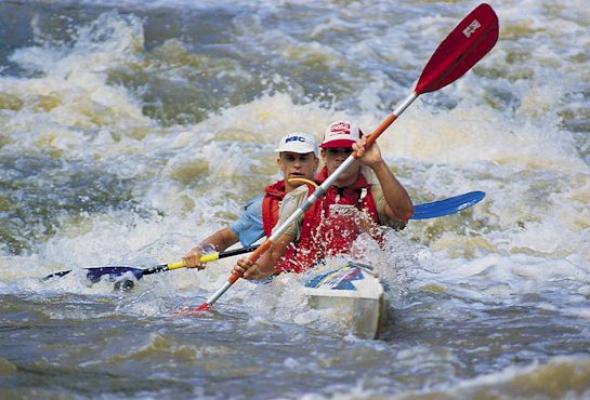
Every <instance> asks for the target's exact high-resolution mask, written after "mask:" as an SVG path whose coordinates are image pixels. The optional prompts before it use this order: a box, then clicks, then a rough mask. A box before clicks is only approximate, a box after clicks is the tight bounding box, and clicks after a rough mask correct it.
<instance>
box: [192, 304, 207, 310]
mask: <svg viewBox="0 0 590 400" xmlns="http://www.w3.org/2000/svg"><path fill="white" fill-rule="evenodd" d="M210 309H211V307H210V306H209V303H203V304H201V305H200V306H198V307H195V308H193V311H209V310H210Z"/></svg>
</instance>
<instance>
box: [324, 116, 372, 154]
mask: <svg viewBox="0 0 590 400" xmlns="http://www.w3.org/2000/svg"><path fill="white" fill-rule="evenodd" d="M362 136H363V131H361V130H360V128H359V127H358V126H356V125H355V124H353V123H352V122H350V121H335V122H332V123H331V124H330V125H328V128H327V129H326V132H325V133H324V141H323V142H322V144H321V145H320V147H321V148H322V149H328V148H334V147H352V144H353V143H356V141H357V140H359V139H360V138H361V137H362Z"/></svg>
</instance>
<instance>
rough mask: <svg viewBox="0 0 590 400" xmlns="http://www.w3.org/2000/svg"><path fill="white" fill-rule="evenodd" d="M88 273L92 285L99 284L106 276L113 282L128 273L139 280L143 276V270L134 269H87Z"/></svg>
mask: <svg viewBox="0 0 590 400" xmlns="http://www.w3.org/2000/svg"><path fill="white" fill-rule="evenodd" d="M86 271H87V272H86V278H88V280H90V282H92V283H96V282H99V281H100V280H101V279H103V277H106V276H108V279H110V280H112V281H114V280H118V278H120V277H121V276H123V275H125V274H127V273H131V274H132V275H133V276H134V277H135V279H137V280H139V279H141V277H142V276H143V269H141V268H133V267H98V268H87V269H86Z"/></svg>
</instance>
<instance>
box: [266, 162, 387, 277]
mask: <svg viewBox="0 0 590 400" xmlns="http://www.w3.org/2000/svg"><path fill="white" fill-rule="evenodd" d="M327 177H328V170H327V168H325V167H324V168H323V169H322V171H320V173H319V175H318V176H317V177H316V181H317V182H318V183H321V182H323V181H325V180H326V178H327ZM313 190H314V188H309V194H310V195H311V193H313ZM342 206H344V207H342ZM346 206H348V207H346ZM359 211H360V212H359ZM377 225H379V215H378V213H377V206H376V205H375V200H374V199H373V195H372V194H371V185H370V184H369V183H368V182H367V180H366V179H365V177H364V176H363V175H359V177H358V179H357V180H356V182H355V183H354V184H353V185H351V186H350V187H347V188H344V189H342V188H337V187H335V186H331V187H330V188H328V190H327V191H326V194H325V196H324V197H322V198H320V199H319V200H317V201H316V202H315V203H314V204H313V205H312V206H311V207H310V208H309V210H307V212H306V213H305V214H304V216H303V225H302V226H301V234H300V237H299V243H298V244H297V246H294V245H293V244H291V245H290V247H289V248H288V250H287V252H286V254H285V255H284V256H283V257H282V258H281V260H280V261H279V263H278V264H277V265H276V266H275V271H276V272H283V271H290V272H301V271H303V270H305V269H308V268H311V267H312V266H313V265H314V264H315V263H316V262H317V261H319V260H322V259H324V258H325V257H327V256H333V255H336V254H340V253H347V252H349V251H350V249H351V247H352V243H353V242H354V241H355V239H356V238H357V237H358V235H359V234H361V233H363V232H369V233H370V234H371V235H372V236H374V237H376V238H377V239H379V238H378V236H379V235H378V234H377V233H375V230H373V229H371V228H373V227H376V226H377ZM371 231H372V232H371Z"/></svg>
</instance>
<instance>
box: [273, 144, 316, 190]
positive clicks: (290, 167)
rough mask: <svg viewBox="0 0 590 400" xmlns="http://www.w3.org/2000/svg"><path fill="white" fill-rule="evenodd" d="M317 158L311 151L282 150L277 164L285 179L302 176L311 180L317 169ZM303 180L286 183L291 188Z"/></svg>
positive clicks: (300, 183)
mask: <svg viewBox="0 0 590 400" xmlns="http://www.w3.org/2000/svg"><path fill="white" fill-rule="evenodd" d="M318 163H319V160H318V159H317V158H316V156H315V154H313V153H305V154H299V153H293V152H291V151H283V152H281V153H279V158H278V160H277V164H278V165H279V169H280V170H281V172H282V174H283V178H284V179H285V180H288V179H292V178H304V179H310V180H312V179H313V177H314V175H315V172H316V170H317V169H318ZM302 184H303V182H293V183H288V185H290V186H292V187H293V188H295V187H297V186H300V185H302Z"/></svg>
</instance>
